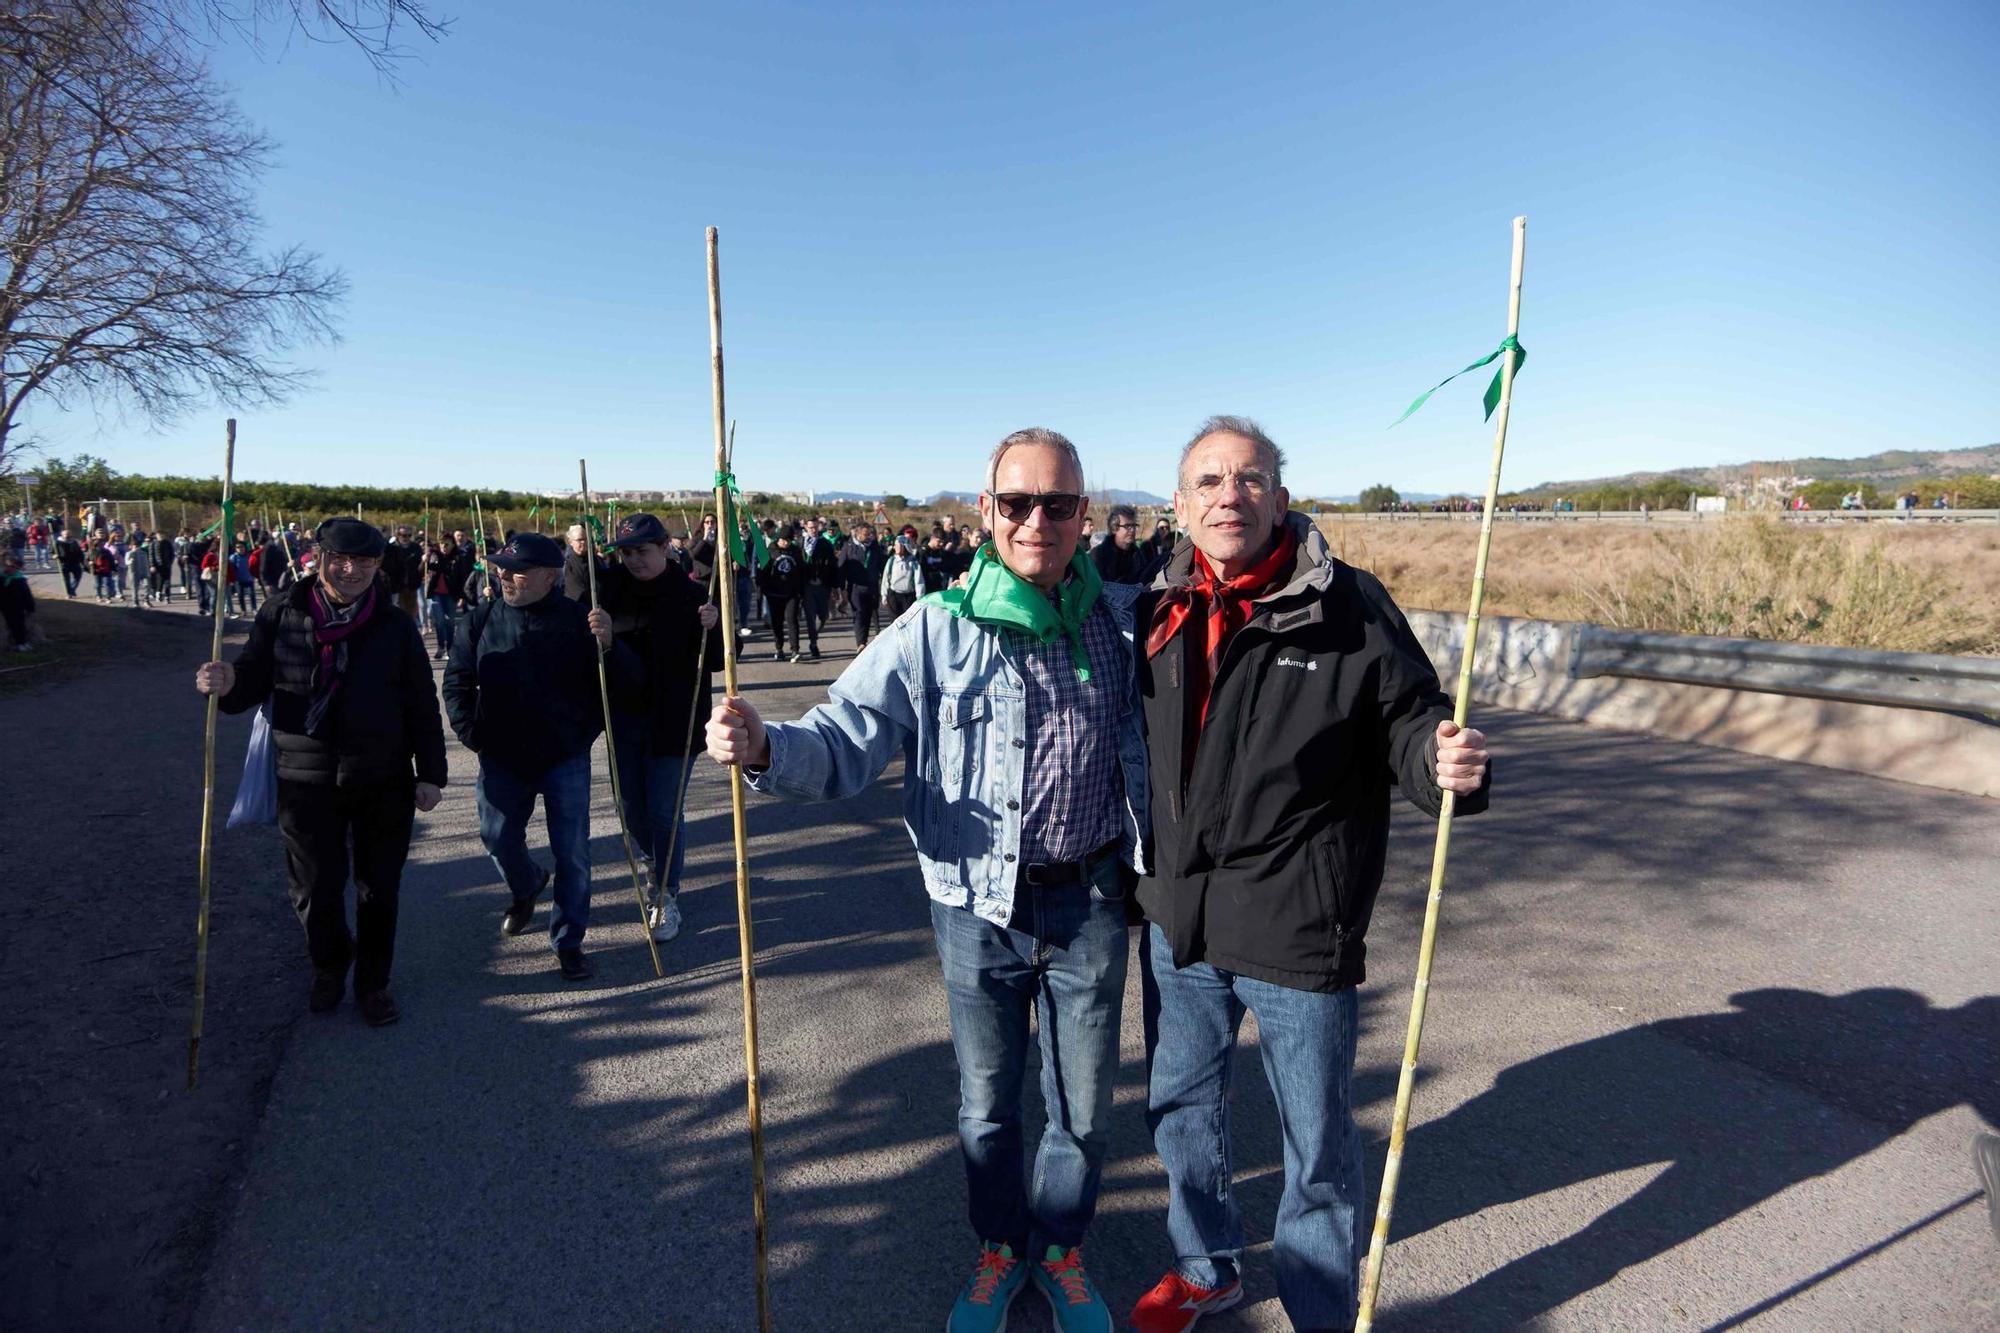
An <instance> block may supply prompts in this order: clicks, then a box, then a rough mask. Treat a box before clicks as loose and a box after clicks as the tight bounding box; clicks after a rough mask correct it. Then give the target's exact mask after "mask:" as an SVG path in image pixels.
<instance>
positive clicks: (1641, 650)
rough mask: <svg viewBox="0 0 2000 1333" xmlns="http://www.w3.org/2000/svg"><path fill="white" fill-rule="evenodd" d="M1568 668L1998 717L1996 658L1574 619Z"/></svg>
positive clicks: (1999, 662)
mask: <svg viewBox="0 0 2000 1333" xmlns="http://www.w3.org/2000/svg"><path fill="white" fill-rule="evenodd" d="M1569 674H1570V675H1571V676H1572V677H1576V678H1585V677H1590V676H1636V677H1639V678H1642V679H1646V680H1665V681H1676V682H1680V683H1683V684H1690V685H1715V686H1721V687H1724V688H1729V689H1742V690H1763V691H1766V692H1769V693H1773V694H1798V695H1805V696H1807V697H1809V698H1815V699H1840V700H1847V701H1850V702H1854V703H1868V704H1889V705H1891V706H1894V707H1900V708H1928V709H1935V710H1940V711H1944V712H1952V713H1982V714H1986V715H1989V716H1993V717H2000V657H1956V656H1948V655H1944V654H1939V653H1889V652H1879V651H1872V650H1865V649H1859V648H1827V647H1822V646H1820V645H1818V644H1808V643H1772V642H1766V641H1764V640H1761V639H1716V638H1705V637H1702V636H1699V635H1692V634H1654V633H1648V632H1645V631H1641V630H1622V629H1606V628H1605V627H1604V626H1602V625H1578V626H1577V627H1576V638H1575V641H1574V645H1573V647H1572V650H1571V653H1570V663H1569Z"/></svg>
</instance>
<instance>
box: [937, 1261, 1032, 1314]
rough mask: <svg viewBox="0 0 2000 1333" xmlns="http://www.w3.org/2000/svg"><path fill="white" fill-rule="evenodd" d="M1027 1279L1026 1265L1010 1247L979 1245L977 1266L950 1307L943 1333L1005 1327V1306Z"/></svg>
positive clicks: (1019, 1291) (1011, 1300) (1018, 1293)
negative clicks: (948, 1317) (949, 1314)
mask: <svg viewBox="0 0 2000 1333" xmlns="http://www.w3.org/2000/svg"><path fill="white" fill-rule="evenodd" d="M1027 1280H1028V1268H1027V1265H1026V1264H1023V1263H1022V1262H1021V1261H1020V1260H1019V1259H1016V1258H1015V1257H1014V1247H1013V1246H1011V1245H1000V1244H996V1243H994V1242H992V1241H987V1242H984V1243H982V1244H981V1245H980V1247H979V1266H978V1267H977V1268H975V1269H973V1270H972V1276H971V1277H969V1278H967V1279H966V1280H965V1289H964V1290H962V1291H960V1292H959V1293H958V1300H957V1301H955V1302H954V1303H953V1304H952V1307H951V1318H950V1319H947V1320H946V1321H945V1325H944V1333H1000V1330H1001V1329H1003V1328H1005V1327H1007V1307H1008V1306H1010V1305H1012V1304H1013V1303H1014V1298H1015V1297H1016V1296H1018V1295H1020V1294H1021V1288H1022V1286H1023V1285H1025V1284H1026V1282H1027Z"/></svg>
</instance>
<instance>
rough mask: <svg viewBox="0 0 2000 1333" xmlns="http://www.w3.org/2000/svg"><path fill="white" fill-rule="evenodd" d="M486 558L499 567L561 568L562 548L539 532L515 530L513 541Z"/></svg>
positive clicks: (518, 568)
mask: <svg viewBox="0 0 2000 1333" xmlns="http://www.w3.org/2000/svg"><path fill="white" fill-rule="evenodd" d="M486 558H487V559H488V560H489V561H491V562H492V563H493V564H495V565H497V566H499V567H500V568H501V569H514V570H520V569H561V568H562V566H563V548H562V547H560V546H558V545H556V542H555V539H554V538H552V537H544V536H543V535H542V534H541V533H539V532H517V533H515V534H514V540H513V541H510V542H508V543H507V544H506V545H505V546H503V547H501V548H500V549H499V550H497V551H494V552H492V553H491V554H489V555H488V556H487V557H486Z"/></svg>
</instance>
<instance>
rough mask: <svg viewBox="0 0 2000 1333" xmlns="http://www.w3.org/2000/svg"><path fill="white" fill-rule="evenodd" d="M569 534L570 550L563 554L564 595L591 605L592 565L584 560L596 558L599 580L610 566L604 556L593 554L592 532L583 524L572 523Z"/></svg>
mask: <svg viewBox="0 0 2000 1333" xmlns="http://www.w3.org/2000/svg"><path fill="white" fill-rule="evenodd" d="M568 536H569V552H568V554H566V555H565V556H563V581H562V591H563V596H565V597H567V598H569V599H570V600H571V601H572V602H581V603H583V604H584V605H589V603H590V566H588V565H586V564H585V563H584V562H585V561H586V560H595V561H596V562H597V577H598V579H599V581H602V580H603V578H604V574H605V571H606V570H607V569H609V568H610V566H608V565H606V564H605V563H604V557H603V556H601V555H592V554H591V551H590V534H588V533H586V532H585V531H584V530H583V524H581V523H572V524H570V525H569V534H568Z"/></svg>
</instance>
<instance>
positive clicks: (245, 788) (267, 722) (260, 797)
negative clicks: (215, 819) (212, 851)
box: [225, 704, 278, 828]
mask: <svg viewBox="0 0 2000 1333" xmlns="http://www.w3.org/2000/svg"><path fill="white" fill-rule="evenodd" d="M270 711H271V706H270V705H269V704H265V705H264V706H263V707H262V708H259V709H258V710H257V718H256V720H255V721H254V722H252V723H251V724H250V748H249V749H248V750H247V751H245V752H244V755H243V779H242V781H240V782H238V783H237V784H236V804H235V805H232V806H231V807H229V823H228V824H227V825H226V826H225V827H227V828H235V827H237V826H238V825H239V824H275V823H277V822H278V743H277V740H276V739H275V738H274V737H273V736H272V735H271V719H270Z"/></svg>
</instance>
